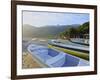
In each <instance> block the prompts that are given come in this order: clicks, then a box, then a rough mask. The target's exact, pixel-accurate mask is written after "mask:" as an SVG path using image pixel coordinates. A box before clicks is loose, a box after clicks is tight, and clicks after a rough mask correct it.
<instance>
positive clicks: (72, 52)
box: [48, 45, 89, 60]
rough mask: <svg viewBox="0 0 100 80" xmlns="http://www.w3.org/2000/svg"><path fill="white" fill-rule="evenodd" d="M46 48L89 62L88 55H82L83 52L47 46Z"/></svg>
mask: <svg viewBox="0 0 100 80" xmlns="http://www.w3.org/2000/svg"><path fill="white" fill-rule="evenodd" d="M48 47H49V48H53V49H57V50H60V51H63V52H65V53H68V54H71V55H74V56H76V57H80V58H82V59H85V60H89V54H88V53H83V52H78V51H74V50H69V49H64V48H60V47H55V46H52V45H48Z"/></svg>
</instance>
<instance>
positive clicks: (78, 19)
mask: <svg viewBox="0 0 100 80" xmlns="http://www.w3.org/2000/svg"><path fill="white" fill-rule="evenodd" d="M22 16H23V24H29V25H32V26H35V27H42V26H47V25H72V24H83V23H84V22H87V21H89V14H87V13H67V12H64V13H63V12H61V13H60V12H37V11H23V13H22Z"/></svg>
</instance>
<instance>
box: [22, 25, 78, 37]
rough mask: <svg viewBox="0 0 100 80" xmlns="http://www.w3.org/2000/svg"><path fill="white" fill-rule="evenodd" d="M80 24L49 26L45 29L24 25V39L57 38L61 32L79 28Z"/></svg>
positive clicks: (44, 27)
mask: <svg viewBox="0 0 100 80" xmlns="http://www.w3.org/2000/svg"><path fill="white" fill-rule="evenodd" d="M79 26H80V25H78V24H73V25H48V26H43V27H35V26H32V25H28V24H24V25H23V29H22V30H23V32H22V33H23V37H39V38H40V37H44V38H48V37H49V36H52V37H55V36H57V35H59V33H60V32H63V31H64V30H66V29H68V28H70V27H76V28H77V27H79Z"/></svg>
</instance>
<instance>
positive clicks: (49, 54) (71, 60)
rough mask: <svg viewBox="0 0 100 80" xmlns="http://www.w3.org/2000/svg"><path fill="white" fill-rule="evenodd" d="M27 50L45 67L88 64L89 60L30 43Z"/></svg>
mask: <svg viewBox="0 0 100 80" xmlns="http://www.w3.org/2000/svg"><path fill="white" fill-rule="evenodd" d="M27 50H28V51H29V52H30V53H31V54H32V56H33V58H36V60H37V61H38V62H40V63H41V64H44V65H46V66H47V67H68V66H88V65H89V61H86V60H83V59H81V58H78V57H75V56H73V55H70V54H67V53H64V52H62V51H58V50H55V49H51V48H48V47H45V46H41V45H37V44H30V45H29V46H28V47H27Z"/></svg>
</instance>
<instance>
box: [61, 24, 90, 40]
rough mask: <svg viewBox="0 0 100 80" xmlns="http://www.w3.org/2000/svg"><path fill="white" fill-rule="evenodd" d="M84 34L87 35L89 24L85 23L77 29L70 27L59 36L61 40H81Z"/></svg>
mask: <svg viewBox="0 0 100 80" xmlns="http://www.w3.org/2000/svg"><path fill="white" fill-rule="evenodd" d="M86 34H89V22H86V23H84V24H82V25H80V26H79V27H75V28H74V27H70V28H69V29H66V30H65V31H63V32H61V33H60V34H59V36H60V37H61V38H63V39H69V38H76V37H80V38H83V37H84V35H86Z"/></svg>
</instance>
